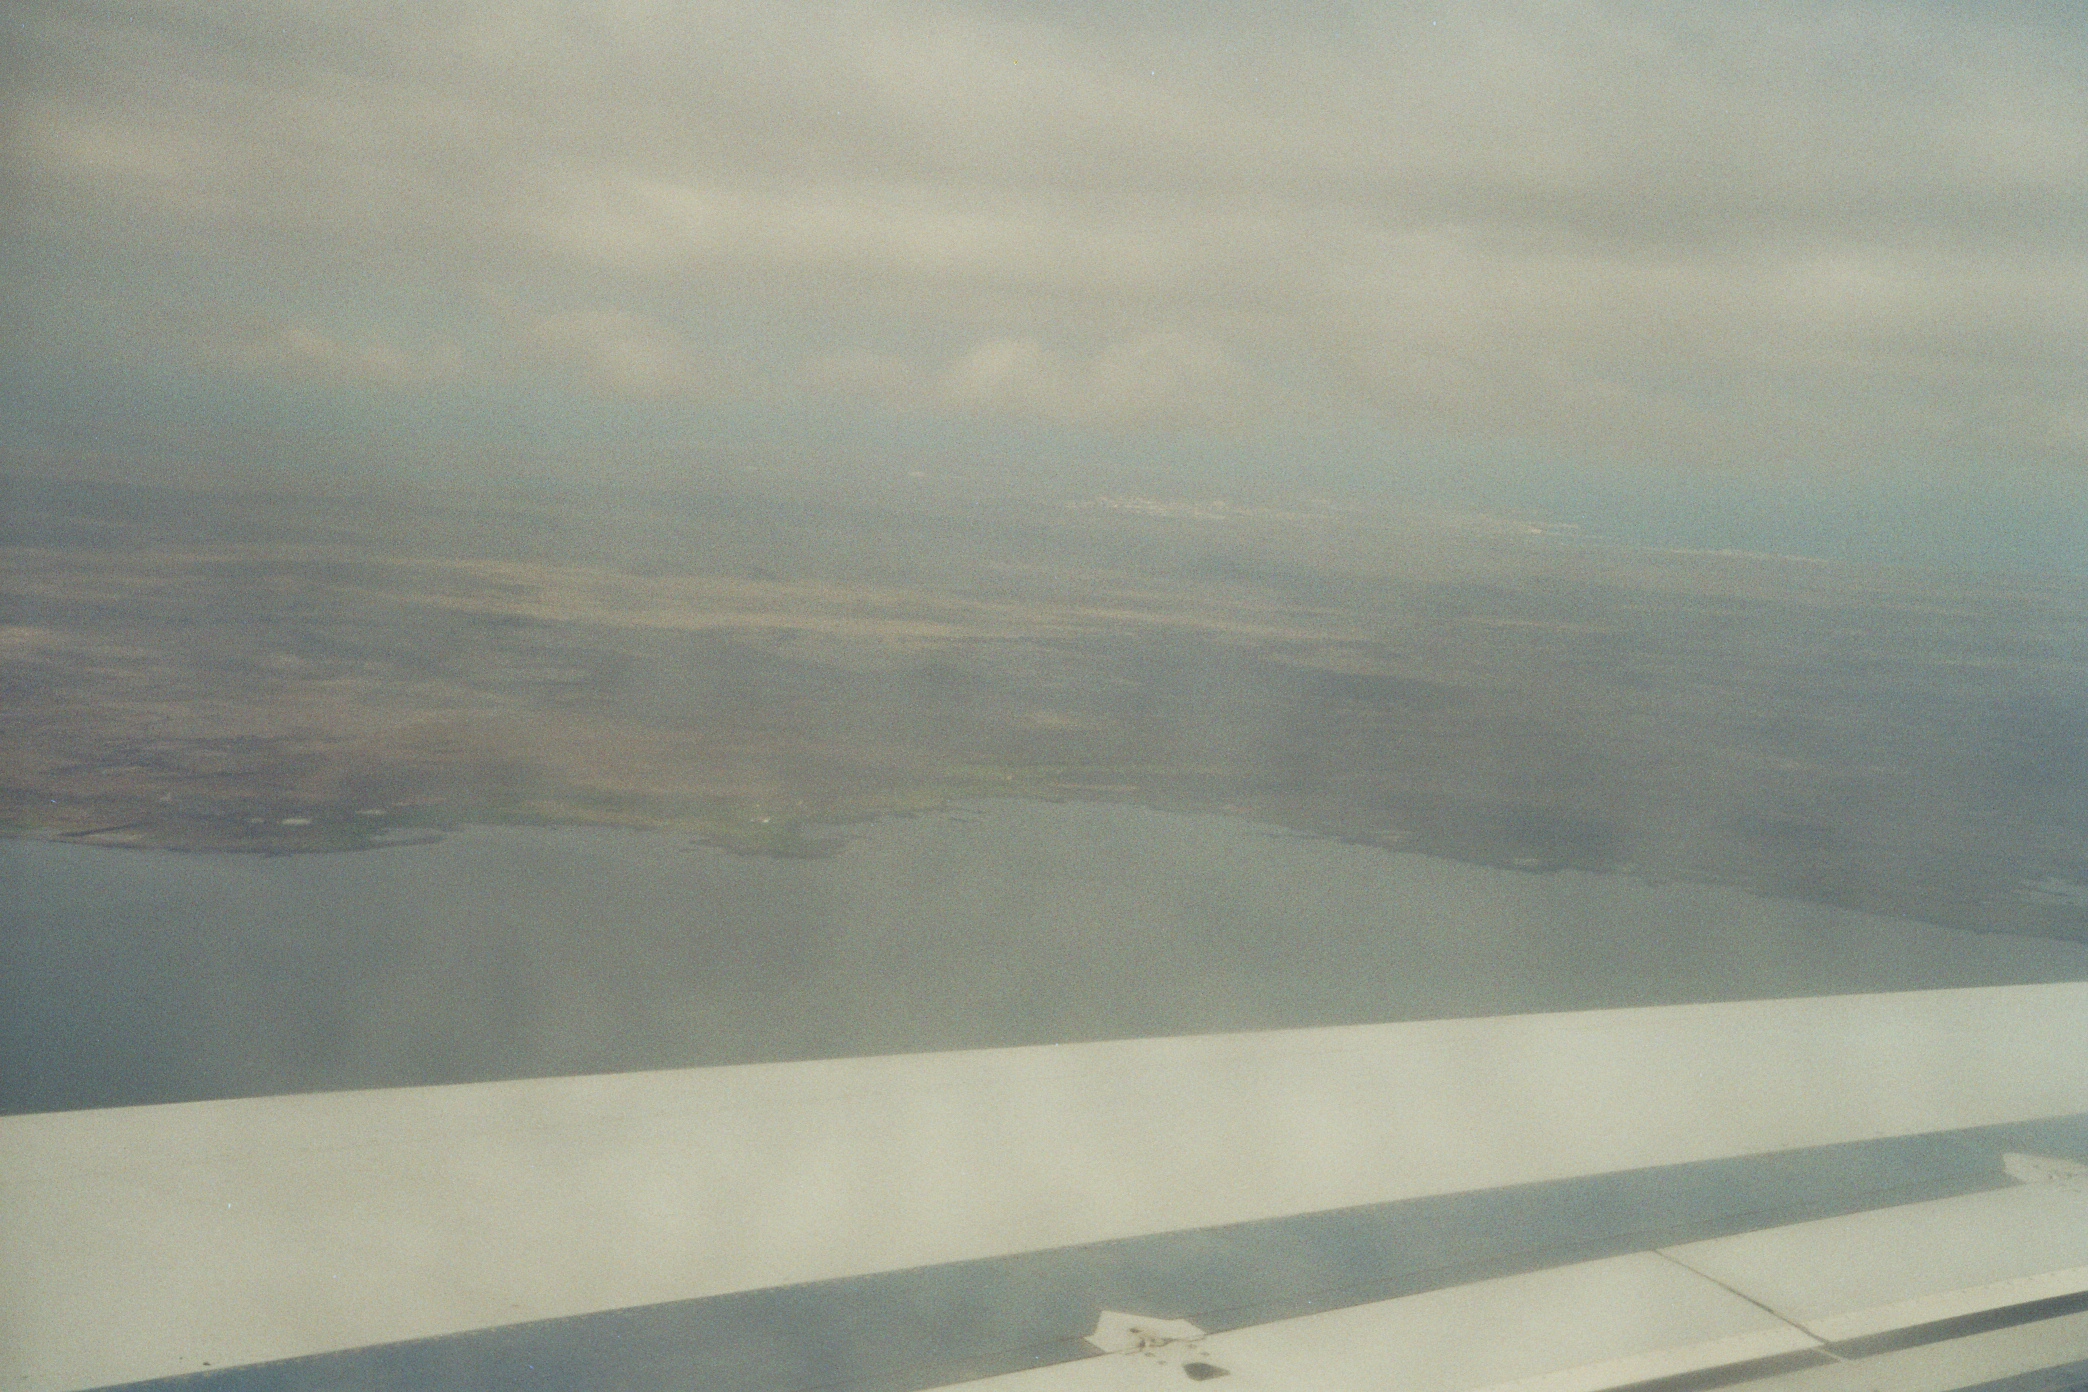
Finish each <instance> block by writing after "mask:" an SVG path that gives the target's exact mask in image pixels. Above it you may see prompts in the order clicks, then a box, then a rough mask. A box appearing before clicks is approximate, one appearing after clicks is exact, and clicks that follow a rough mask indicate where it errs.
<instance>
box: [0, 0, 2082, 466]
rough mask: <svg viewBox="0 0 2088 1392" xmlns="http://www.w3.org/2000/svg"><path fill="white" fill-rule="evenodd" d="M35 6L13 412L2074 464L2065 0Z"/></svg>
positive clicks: (15, 157)
mask: <svg viewBox="0 0 2088 1392" xmlns="http://www.w3.org/2000/svg"><path fill="white" fill-rule="evenodd" d="M5 23H6V25H7V27H8V29H9V31H10V38H9V50H10V54H9V58H8V62H9V63H10V65H11V71H10V73H9V76H8V90H9V92H10V94H11V96H12V98H13V106H12V111H11V127H12V129H11V137H10V140H9V142H8V146H7V156H6V158H7V165H8V170H7V178H8V184H9V189H8V198H7V204H8V212H9V216H10V219H11V227H10V228H9V230H8V235H7V238H6V240H7V243H8V249H7V250H6V251H5V253H4V257H5V261H4V265H5V269H6V273H7V276H6V279H7V301H6V306H7V312H8V314H9V318H10V321H11V324H10V330H9V332H10V339H11V341H12V342H13V344H14V347H13V348H12V349H11V350H10V354H9V357H10V366H11V368H12V370H11V372H10V374H9V377H10V382H9V386H8V400H9V402H10V410H9V415H10V417H11V418H12V423H11V424H9V425H7V426H6V427H5V430H6V432H7V433H6V435H5V437H4V443H5V444H6V445H7V447H8V448H9V449H10V450H11V451H12V452H13V453H14V455H15V457H17V458H27V457H31V456H35V457H38V458H49V457H51V456H53V455H54V454H63V453H65V452H68V451H71V452H73V453H75V454H77V455H78V456H80V457H82V458H85V457H87V456H89V455H93V456H95V457H98V458H103V459H107V458H114V457H125V458H128V457H135V458H137V459H139V460H141V461H142V460H145V459H147V458H148V457H150V458H155V459H158V458H172V457H174V456H178V455H181V454H182V453H183V452H187V453H189V454H204V455H211V454H215V455H220V456H223V457H226V458H237V457H243V456H259V455H273V456H283V455H287V454H297V453H298V452H299V451H303V452H304V456H305V457H309V458H310V459H311V460H314V461H318V460H321V459H322V458H325V457H330V456H329V454H328V452H329V451H332V452H333V453H334V455H337V456H339V457H341V458H346V457H349V456H351V455H353V454H354V453H355V451H356V450H357V449H362V450H364V451H365V452H368V451H371V450H375V451H378V452H380V453H385V454H387V456H388V457H390V458H392V459H393V460H394V461H395V462H396V463H398V465H399V467H412V466H413V461H414V460H416V459H428V460H433V459H435V458H437V457H438V456H440V457H444V458H450V459H456V458H466V457H469V458H473V459H479V460H482V461H497V460H499V459H502V458H507V457H510V456H512V457H514V458H518V459H519V458H523V457H525V456H532V455H534V456H541V457H542V458H544V459H560V460H565V461H567V463H565V464H564V465H561V466H560V467H571V468H586V467H591V466H590V465H588V464H586V463H583V462H578V461H582V460H588V459H591V460H594V461H596V462H597V464H600V465H601V466H603V467H607V466H608V464H609V463H611V462H613V461H615V460H617V459H620V458H624V457H626V456H632V457H636V456H645V457H647V458H653V459H658V458H686V459H688V460H690V461H691V467H700V466H701V465H702V463H703V460H704V459H705V458H706V457H707V452H708V454H715V455H719V456H720V457H722V456H723V455H724V454H727V453H731V452H732V451H734V450H740V451H744V450H746V449H751V448H755V447H757V446H758V447H759V448H761V449H765V450H768V451H769V452H770V453H771V454H778V453H780V454H788V453H789V452H791V451H792V450H802V451H819V452H825V453H827V454H829V455H831V456H833V458H834V459H835V460H836V461H837V467H844V466H846V465H847V463H848V461H849V460H850V459H852V458H855V457H860V458H861V459H863V460H874V461H876V462H877V466H878V467H896V465H897V464H900V463H904V462H905V459H904V456H906V455H908V453H909V452H910V451H911V452H916V453H918V455H919V457H920V459H921V460H923V461H928V462H931V463H933V462H935V461H936V460H939V459H947V458H949V457H952V456H954V455H955V454H960V453H964V452H971V453H972V454H975V455H977V456H978V457H979V458H982V459H983V458H986V457H988V456H991V457H993V458H997V459H1005V460H1008V461H1010V462H1009V463H1007V464H1006V467H1008V468H1010V469H1019V468H1021V467H1023V465H1022V463H1021V461H1022V460H1023V459H1025V458H1029V457H1035V458H1038V459H1045V458H1050V457H1060V458H1063V457H1072V456H1079V457H1083V458H1086V459H1089V460H1091V461H1092V460H1097V459H1101V460H1121V461H1123V462H1124V464H1125V465H1126V467H1127V468H1132V467H1133V466H1136V465H1138V464H1139V463H1140V462H1141V461H1146V462H1150V461H1154V460H1171V461H1177V462H1179V461H1183V460H1187V461H1191V465H1190V466H1189V467H1191V472H1192V473H1193V472H1194V466H1195V462H1196V461H1202V462H1204V463H1206V464H1208V465H1209V466H1210V468H1211V469H1212V471H1213V477H1214V478H1216V477H1218V476H1220V475H1223V474H1224V472H1225V469H1226V467H1227V465H1228V461H1230V462H1231V463H1233V464H1239V463H1240V462H1241V461H1246V463H1247V465H1248V466H1251V468H1250V472H1251V470H1252V469H1255V468H1258V469H1261V470H1263V471H1264V472H1265V473H1266V472H1268V471H1271V470H1274V471H1276V472H1278V473H1279V474H1280V473H1281V472H1282V470H1283V469H1285V468H1289V469H1292V470H1295V472H1296V477H1297V481H1298V482H1299V483H1300V485H1301V486H1306V487H1312V486H1319V485H1321V484H1325V483H1328V482H1333V483H1339V482H1341V481H1342V479H1343V478H1347V479H1349V480H1350V481H1354V480H1355V479H1356V478H1359V477H1361V478H1366V479H1367V477H1368V476H1369V475H1370V473H1371V472H1372V471H1374V470H1375V471H1379V472H1382V473H1384V474H1386V475H1388V476H1390V475H1396V474H1398V473H1399V471H1401V470H1402V469H1420V468H1423V467H1424V466H1432V467H1439V468H1440V467H1447V466H1446V464H1445V461H1453V462H1454V461H1461V460H1462V461H1473V460H1485V461H1496V462H1498V461H1501V460H1511V459H1519V460H1528V461H1539V462H1540V463H1541V465H1542V466H1543V467H1545V468H1567V469H1571V468H1573V467H1579V466H1601V467H1614V466H1618V465H1622V466H1626V467H1628V468H1630V469H1636V470H1642V471H1655V472H1656V473H1657V474H1658V475H1659V476H1669V475H1687V476H1692V477H1703V476H1706V475H1709V476H1713V477H1716V478H1719V479H1730V478H1733V477H1741V476H1747V475H1749V474H1755V475H1762V474H1764V473H1765V471H1766V472H1768V473H1775V474H1777V475H1779V476H1785V477H1788V476H1792V475H1793V474H1794V473H1796V474H1809V475H1818V476H1821V477H1834V476H1836V475H1838V474H1848V473H1851V472H1854V473H1864V474H1866V476H1871V477H1876V476H1878V475H1879V471H1881V470H1882V471H1884V472H1885V473H1886V474H1889V473H1890V472H1891V471H1892V470H1895V469H1906V470H1909V471H1912V472H1914V473H1919V474H1922V475H1923V476H1925V477H1928V478H1931V479H1934V478H1937V477H1946V476H1962V477H1966V478H1971V477H1975V476H1979V475H1983V474H1986V473H1991V472H1993V471H1997V470H1999V471H2004V472H2008V473H2010V474H2011V475H2012V476H2014V477H2017V478H2029V479H2033V480H2043V481H2045V483H2047V484H2057V483H2059V482H2060V481H2068V486H2073V485H2088V472H2084V458H2088V7H2084V6H2081V5H2079V4H2076V3H2056V4H2051V5H2048V6H2041V5H2037V4H2031V3H2016V4H1978V3H1949V4H1935V5H1919V4H1892V5H1837V4H1831V3H1819V2H1817V0H1807V2H1806V3H1799V4H1791V5H1780V4H1775V3H1762V0H1744V3H1733V4H1711V3H1697V4H1690V3H1660V4H1646V5H1612V4H1595V3H1587V4H1565V3H1557V4H1512V3H1485V4H1480V3H1463V2H1462V0H1460V2H1459V3H1441V4H1416V5H1399V4H1391V3H1387V4H1382V5H1359V6H1347V5H1337V4H1324V5H1321V4H1313V3H1303V4H1298V3H1292V4H1287V5H1286V4H1277V3H1270V4H1260V3H1256V4H1248V3H1234V2H1233V0H1184V3H1181V4H1167V3H1144V4H1139V3H1124V2H1122V0H1119V2H1117V3H1081V4H1071V3H1068V4H1054V3H1045V2H1044V0H1033V2H1031V3H1001V4H985V3H971V4H954V3H952V4H945V3H921V2H919V0H901V2H900V3H889V4H876V3H863V4H836V5H809V4H795V3H790V2H789V0H760V2H759V3H751V2H745V3H743V2H741V0H730V2H728V3H719V4H707V5H706V4H686V5H684V4H647V3H635V2H634V3H620V4H618V3H611V4H598V5H587V4H570V5H552V4H536V3H527V0H494V2H493V3H486V4H480V5H473V4H444V3H421V4H411V3H402V4H396V5H393V4H377V3H361V4H358V3H353V0H327V3H318V2H317V0H314V2H313V3H308V4H307V3H288V2H284V0H275V2H260V3H247V2H246V0H199V2H198V3H163V4H154V3H114V2H113V0H112V2H111V3H95V2H93V0H70V3H63V4H48V5H38V4H26V3H24V4H16V5H13V6H10V7H9V14H8V17H7V19H6V21H5ZM351 441H353V442H360V443H359V444H352V443H351ZM138 467H140V468H147V467H156V466H148V465H146V464H143V463H141V464H140V465H139V466H138ZM158 467H171V465H166V466H158ZM314 467H318V465H317V464H316V463H315V464H314ZM487 467H493V465H491V464H488V465H487ZM1323 475H1324V477H1322V476H1323ZM1337 475H1340V476H1341V477H1336V476H1337Z"/></svg>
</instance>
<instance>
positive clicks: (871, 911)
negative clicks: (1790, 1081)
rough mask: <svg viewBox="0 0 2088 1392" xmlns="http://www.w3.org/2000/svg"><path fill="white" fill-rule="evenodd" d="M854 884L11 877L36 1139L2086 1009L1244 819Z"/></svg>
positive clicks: (168, 868) (9, 864) (692, 874)
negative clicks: (418, 1088)
mask: <svg viewBox="0 0 2088 1392" xmlns="http://www.w3.org/2000/svg"><path fill="white" fill-rule="evenodd" d="M858 831H859V835H858V836H857V839H856V840H855V841H854V842H853V843H852V844H851V845H850V847H849V848H848V850H847V851H846V852H844V853H843V854H841V855H839V856H837V857H835V858H833V859H830V860H822V861H793V860H772V859H763V858H757V857H740V856H734V855H730V854H727V853H725V852H722V851H718V850H714V849H709V848H704V847H696V846H691V845H689V844H688V843H687V842H686V841H685V840H683V839H681V838H677V837H674V836H669V835H664V834H655V833H644V832H625V831H606V830H594V829H563V830H542V829H524V828H511V827H480V828H471V829H468V830H466V831H463V832H461V833H459V834H457V835H455V836H452V837H451V838H449V839H448V840H446V841H444V842H442V843H440V844H438V845H432V846H416V847H399V848H393V849H389V850H383V851H373V852H367V853H361V854H350V855H331V856H289V857H275V858H265V857H255V856H210V855H180V854H172V853H166V852H146V851H124V850H112V849H107V848H98V847H86V846H73V845H63V844H56V843H50V842H31V841H11V842H5V843H0V883H4V884H5V886H6V890H7V892H6V897H5V904H4V910H0V912H4V916H5V917H4V932H5V937H4V948H0V952H4V957H0V1022H4V1030H5V1034H4V1038H0V1105H4V1109H5V1110H6V1111H8V1112H23V1111H40V1110H50V1109H59V1108H72V1107H91V1106H112V1105H120V1104H127V1103H139V1102H163V1101H178V1100H190V1099H196V1098H203V1097H224V1096H243V1095H254V1094H265V1093H275V1092H285V1091H300V1090H314V1089H330V1088H346V1087H382V1086H396V1085H405V1084H417V1083H435V1082H459V1081H468V1080H478V1079H490V1078H511V1077H527V1076H539V1075H546V1074H557V1073H575V1072H595V1071H606V1070H615V1069H632V1068H653V1067H674V1066H682V1065H689V1064H715V1063H735V1062H749V1061H754V1060H765V1059H789V1058H808V1057H817V1056H830V1055H843V1054H861V1053H884V1052H901V1051H911V1050H923V1049H948V1048H964V1047H981V1046H990V1045H1004V1044H1034V1043H1048V1042H1054V1041H1062V1040H1076V1039H1099V1038H1111V1037H1127V1036H1137V1035H1151V1034H1170V1033H1201V1032H1208V1031H1219V1030H1243V1029H1267V1028H1278V1027H1286V1026H1298V1025H1314V1024H1336V1023H1359V1022H1366V1021H1376V1020H1397V1019H1415V1018H1423V1017H1430V1016H1447V1015H1475V1014H1497V1013H1512V1012H1517V1011H1530V1010H1567V1009H1581V1008H1587V1007H1595V1006H1611V1005H1638V1004H1652V1003H1660V1002H1676V1001H1692V1000H1720V999H1738V998H1746V997H1755V996H1780V995H1797V994H1819V993H1828V992H1839V991H1860V990H1903V989H1913V988H1920V987H1931V986H1959V985H1982V984H1998V983H2011V982H2028V981H2048V980H2061V979H2078V978H2083V977H2088V947H2083V946H2081V945H2078V944H2069V943H2059V942H2050V941H2044V940H2037V939H2024V938H2008V937H1998V936H1995V937H1988V936H1980V935H1973V934H1966V933H1960V932H1954V931H1951V930H1947V929H1941V928H1934V927H1930V926H1927V925H1924V924H1917V923H1909V922H1904V921H1899V920H1893V919H1886V918H1879V917H1875V916H1871V915H1865V914H1857V913H1850V912H1846V911H1840V910H1832V909H1825V908H1820V907H1817V906H1813V905H1807V904H1798V903H1789V902H1781V901H1772V900H1764V899H1758V898H1754V897H1751V896H1749V895H1746V894H1743V893H1739V892H1737V891H1731V890H1720V889H1707V888H1704V887H1700V886H1688V885H1667V886H1650V885H1646V884H1642V883H1640V882H1638V881H1637V880H1635V879H1632V878H1629V877H1625V876H1605V875H1593V874H1583V873H1577V872H1564V873H1559V874H1549V875H1534V874H1523V873H1518V872H1514V871H1504V870H1495V869H1488V868H1484V867H1478V866H1470V865H1463V864H1458V863H1455V862H1451V861H1443V860H1433V859H1429V858H1426V857H1422V856H1412V855H1398V854H1393V853H1390V852H1386V851H1382V850H1376V849H1372V848H1367V847H1360V846H1349V845H1344V844H1341V843H1339V842H1332V841H1325V840H1318V839H1313V838H1309V837H1304V836H1297V835H1291V834H1287V833H1284V832H1281V831H1277V830H1274V829H1272V828H1268V827H1263V826H1259V825H1256V824H1254V823H1250V822H1245V821H1240V820H1235V819H1230V818H1224V817H1216V816H1195V815H1184V814H1178V813H1165V812H1155V811H1150V810H1146V809H1142V808H1133V807H1117V806H1092V805H1075V804H1043V803H1021V802H998V803H987V804H981V805H978V806H976V807H971V808H963V809H957V810H953V811H951V812H948V813H942V814H937V815H933V816H925V817H919V818H911V819H895V820H891V821H887V822H883V823H879V824H876V825H873V826H869V827H865V828H860V829H858Z"/></svg>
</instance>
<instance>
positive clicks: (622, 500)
mask: <svg viewBox="0 0 2088 1392" xmlns="http://www.w3.org/2000/svg"><path fill="white" fill-rule="evenodd" d="M0 498H4V500H5V503H6V509H5V515H4V518H0V524H4V525H0V543H4V551H0V558H4V560H0V567H4V591H0V605H4V607H0V819H4V824H5V829H6V830H7V831H9V832H11V833H12V834H15V835H23V836H39V837H47V838H57V839H63V840H69V841H75V842H80V843H86V844H95V845H105V846H129V847H155V848H163V849H174V850H189V851H221V852H222V851H244V852H257V853H272V854H283V853H297V852H316V851H333V850H349V849H358V848H378V847H384V846H389V845H397V844H401V843H404V842H411V841H414V840H417V839H425V838H427V837H429V836H436V835H440V834H441V832H442V831H443V829H445V828H449V827H454V826H456V825H459V824H462V823H465V822H474V821H478V822H485V821H499V822H535V823H544V824H575V823H582V824H606V825H620V826H633V827H651V828H658V829H662V830H665V831H669V832H673V833H676V834H684V835H687V836H689V837H690V838H691V839H693V840H698V841H702V842H706V843H708V844H712V845H716V846H721V847H725V848H727V849H730V850H735V851H740V852H744V853H749V854H776V855H793V856H819V855H829V854H834V853H836V852H837V851H839V850H840V849H841V848H842V847H844V846H845V845H846V838H847V831H846V828H847V826H848V824H849V823H851V822H854V821H860V820H862V819H865V818H871V817H877V816H884V815H891V814H895V813H904V812H917V811H922V810H926V809H930V808H935V807H940V806H945V805H948V804H950V803H952V802H955V801H963V800H970V799H979V798H992V797H1027V798H1074V799H1087V800H1114V801H1127V802H1137V803H1142V804H1148V805H1152V806H1156V807H1167V808H1180V809H1187V810H1198V811H1207V812H1219V813H1225V814H1229V815H1237V816H1243V817H1252V818H1257V819H1260V820H1263V821H1266V822H1270V823H1273V824H1278V825H1281V826H1285V827H1290V828H1295V829H1298V830H1302V831H1308V832H1313V833H1317V834H1323V835H1328V836H1338V837H1341V838H1344V839H1347V840H1351V841H1356V842H1361V843H1364V844H1369V845H1374V846H1381V847H1385V848H1387V849H1388V850H1397V851H1401V852H1406V851H1412V852H1421V853H1427V854H1433V855H1445V856H1452V857H1456V858H1459V859H1464V860H1469V861H1475V862H1483V863H1487V864H1494V865H1501V866H1508V867H1513V868H1518V869H1523V870H1528V871H1532V872H1537V873H1541V872H1544V871H1548V870H1556V869H1560V868H1565V867H1575V868H1582V869H1590V870H1602V871H1612V872H1628V873H1635V874H1639V875H1644V876H1648V877H1652V878H1660V879H1687V880H1696V881H1702V882H1707V883H1722V884H1730V885H1737V886H1740V887H1744V888H1747V889H1750V890H1754V891H1757V892H1760V893H1764V894H1771V895H1781V896H1789V897H1796V898H1803V899H1809V900H1813V901H1816V902H1821V903H1828V904H1834V905H1839V906H1845V907H1852V908H1860V909H1867V910H1873V911H1877V912H1884V913H1892V914H1898V915H1903V916H1909V917H1914V918H1919V919H1923V920H1926V921H1930V922H1935V923H1941V924H1945V925H1948V926H1954V927H1961V928H1969V929H1976V930H1980V931H2001V932H2016V933H2035V934H2041V935H2046V936H2056V937H2070V938H2077V939H2079V938H2088V890H2084V889H2083V888H2082V886H2083V884H2084V883H2088V836H2084V829H2088V597H2084V595H2083V593H2082V592H2081V591H2080V589H2079V588H2078V587H2077V586H2072V585H2068V584H2065V583H2063V582H2062V581H2061V580H2058V579H2052V578H2040V577H2035V576H2008V575H1985V576H1975V575H1963V574H1943V573H1936V572H1927V571H1920V570H1916V569H1911V568H1905V567H1883V566H1863V565H1856V564H1849V563H1828V562H1822V561H1818V560H1813V559H1807V558H1799V557H1780V556H1758V555H1741V554H1732V553H1703V552H1687V551H1673V550H1658V549H1652V548H1645V547H1629V546H1622V545H1614V544H1606V543H1603V542H1602V541H1600V540H1599V539H1597V538H1593V537H1590V536H1588V535H1584V534H1583V533H1582V532H1580V531H1579V530H1578V529H1576V528H1572V527H1562V526H1553V525H1547V524H1545V523H1544V522H1543V521H1542V520H1541V519H1540V520H1535V521H1531V520H1522V519H1498V518H1454V517H1442V516H1412V515H1392V514H1376V513H1368V512H1362V511H1356V510H1343V509H1339V508H1334V507H1331V506H1328V505H1324V504H1317V503H1289V504H1278V505H1266V506H1243V505H1236V504H1229V503H1223V502H1215V501H1211V500H1171V499H1160V498H1123V497H1103V498H1076V499H1038V498H1030V499H1025V500H1021V501H1002V502H986V501H978V500H962V499H942V500H939V501H937V500H926V501H924V500H922V499H920V498H916V497H904V498H894V499H878V498H857V499H851V500H846V501H836V500H825V501H819V502H808V501H807V500H805V499H803V498H794V499H781V498H764V497H761V496H759V495H756V494H751V493H729V492H722V491H716V490H713V491H711V492H696V491H691V492H688V493H683V494H671V493H661V494H657V495H647V496H634V495H626V496H621V497H618V498H615V499H607V500H605V499H588V498H563V499H560V498H550V499H494V498H486V497H476V496H468V495H462V494H458V495H425V494H423V495H417V496H415V497H413V498H410V499H408V498H400V497H391V498H386V497H381V496H373V497H363V498H303V497H289V496H278V495H263V494H239V493H218V494H213V493H202V492H177V491H174V490H152V489H131V490H112V489H106V488H95V487H89V486H85V485H70V484H57V483H49V482H44V481H38V480H20V479H16V480H9V481H8V482H7V484H6V486H5V488H4V490H0Z"/></svg>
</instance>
